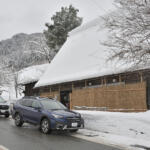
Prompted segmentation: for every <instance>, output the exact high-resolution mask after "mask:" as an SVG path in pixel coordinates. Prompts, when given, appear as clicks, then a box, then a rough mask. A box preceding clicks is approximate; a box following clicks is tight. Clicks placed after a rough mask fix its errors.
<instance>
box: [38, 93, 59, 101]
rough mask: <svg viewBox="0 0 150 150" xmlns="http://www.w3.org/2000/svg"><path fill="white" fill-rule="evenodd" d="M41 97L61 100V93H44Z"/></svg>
mask: <svg viewBox="0 0 150 150" xmlns="http://www.w3.org/2000/svg"><path fill="white" fill-rule="evenodd" d="M40 97H48V98H56V99H57V100H60V93H59V92H58V91H55V92H44V93H43V92H42V93H40Z"/></svg>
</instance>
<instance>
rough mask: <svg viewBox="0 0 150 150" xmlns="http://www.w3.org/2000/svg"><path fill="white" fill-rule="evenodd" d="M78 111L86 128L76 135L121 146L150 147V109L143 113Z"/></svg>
mask: <svg viewBox="0 0 150 150" xmlns="http://www.w3.org/2000/svg"><path fill="white" fill-rule="evenodd" d="M78 112H79V113H81V115H82V116H83V118H84V120H85V129H83V130H80V131H79V132H78V134H77V135H75V136H76V137H81V138H84V139H87V140H91V141H95V142H98V143H101V142H102V143H109V144H111V145H118V146H121V147H128V148H135V149H138V147H141V148H142V147H143V146H145V147H148V148H150V111H147V112H141V113H119V112H100V111H78ZM134 145H135V146H137V147H134Z"/></svg>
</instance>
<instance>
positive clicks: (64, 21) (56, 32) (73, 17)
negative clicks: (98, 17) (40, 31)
mask: <svg viewBox="0 0 150 150" xmlns="http://www.w3.org/2000/svg"><path fill="white" fill-rule="evenodd" d="M78 12H79V10H78V9H75V8H74V7H73V6H72V5H70V6H69V8H67V7H62V8H61V11H60V12H56V14H55V15H53V16H52V18H51V21H52V24H49V23H46V27H47V30H45V31H44V35H45V37H46V42H47V45H48V47H49V48H50V49H53V50H54V51H55V52H58V50H59V49H60V48H61V46H62V45H63V44H64V42H65V41H66V39H67V36H68V32H70V31H71V30H73V29H74V28H76V27H78V26H80V25H81V23H82V18H80V17H78V16H77V13H78Z"/></svg>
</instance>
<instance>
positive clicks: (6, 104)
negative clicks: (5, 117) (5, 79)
mask: <svg viewBox="0 0 150 150" xmlns="http://www.w3.org/2000/svg"><path fill="white" fill-rule="evenodd" d="M0 105H1V106H2V105H3V106H9V104H8V102H5V103H0Z"/></svg>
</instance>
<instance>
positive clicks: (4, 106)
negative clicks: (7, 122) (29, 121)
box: [0, 96, 9, 118]
mask: <svg viewBox="0 0 150 150" xmlns="http://www.w3.org/2000/svg"><path fill="white" fill-rule="evenodd" d="M0 115H3V116H5V117H6V118H8V117H9V104H8V102H7V101H5V100H4V99H3V98H2V97H1V96H0Z"/></svg>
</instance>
